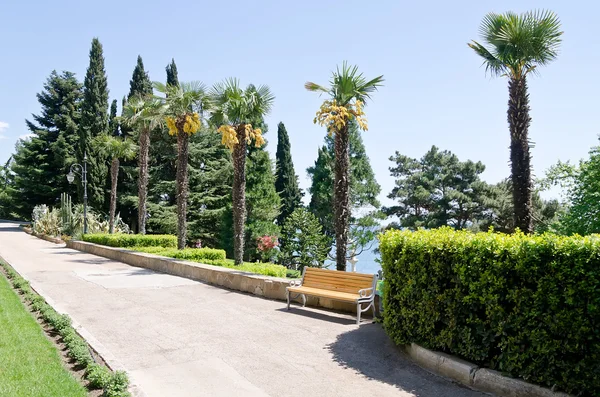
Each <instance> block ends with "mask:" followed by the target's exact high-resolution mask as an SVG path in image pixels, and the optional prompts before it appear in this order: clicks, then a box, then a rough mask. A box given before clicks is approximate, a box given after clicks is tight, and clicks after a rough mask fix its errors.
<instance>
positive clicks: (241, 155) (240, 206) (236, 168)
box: [232, 124, 246, 265]
mask: <svg viewBox="0 0 600 397" xmlns="http://www.w3.org/2000/svg"><path fill="white" fill-rule="evenodd" d="M245 127H246V126H245V125H244V124H240V125H238V126H237V129H236V133H237V138H238V141H239V143H238V144H237V145H235V146H234V147H233V153H232V157H233V192H232V196H233V257H234V259H235V264H236V265H241V264H242V263H243V261H244V225H245V223H246V128H245Z"/></svg>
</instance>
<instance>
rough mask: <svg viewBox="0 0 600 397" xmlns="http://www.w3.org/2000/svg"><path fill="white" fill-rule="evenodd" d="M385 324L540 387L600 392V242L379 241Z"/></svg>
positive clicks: (508, 238)
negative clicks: (383, 278)
mask: <svg viewBox="0 0 600 397" xmlns="http://www.w3.org/2000/svg"><path fill="white" fill-rule="evenodd" d="M379 240H380V246H379V247H380V250H381V257H382V263H383V270H384V274H385V277H386V285H385V289H384V290H385V293H384V294H385V295H384V310H385V317H384V326H385V329H386V331H387V332H388V334H389V335H390V336H391V338H392V339H393V340H394V341H395V342H396V343H398V344H408V343H410V342H414V343H417V344H420V345H422V346H424V347H426V348H429V349H434V350H439V351H444V352H448V353H451V354H455V355H458V356H460V357H463V358H465V359H467V360H469V361H472V362H475V363H477V364H479V365H482V366H486V367H488V368H492V369H496V370H499V371H501V372H503V373H506V374H509V375H512V376H515V377H520V378H523V379H524V380H526V381H529V382H534V383H537V384H541V385H544V386H548V387H552V386H556V387H558V388H559V389H562V390H564V391H566V392H569V393H573V394H577V395H581V396H598V395H600V238H599V237H598V236H588V237H580V236H574V237H562V236H557V235H552V234H543V235H537V236H525V235H523V234H521V233H518V234H514V235H504V234H496V233H491V232H490V233H477V234H474V233H470V232H467V231H454V230H452V229H450V228H441V229H437V230H419V231H416V232H411V231H398V230H394V231H388V232H386V233H385V234H383V235H380V236H379Z"/></svg>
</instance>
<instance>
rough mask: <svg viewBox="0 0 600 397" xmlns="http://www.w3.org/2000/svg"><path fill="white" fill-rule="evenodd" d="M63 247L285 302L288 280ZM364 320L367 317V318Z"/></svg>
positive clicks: (332, 305)
mask: <svg viewBox="0 0 600 397" xmlns="http://www.w3.org/2000/svg"><path fill="white" fill-rule="evenodd" d="M66 244H67V247H68V248H72V249H75V250H78V251H82V252H86V253H89V254H93V255H98V256H102V257H104V258H108V259H112V260H116V261H119V262H123V263H126V264H128V265H130V266H135V267H142V268H145V269H150V270H154V271H157V272H160V273H166V274H171V275H174V276H179V277H185V278H189V279H192V280H196V281H202V282H206V283H208V284H212V285H216V286H219V287H224V288H227V289H230V290H235V291H242V292H247V293H251V294H254V295H257V296H261V297H264V298H268V299H276V300H280V301H285V300H286V288H287V287H288V286H289V285H290V280H289V279H285V278H279V277H270V276H262V275H259V274H254V273H249V272H243V271H239V270H236V269H230V268H226V267H220V266H213V265H206V264H203V263H199V262H189V261H183V260H179V259H173V258H168V257H164V256H159V255H154V254H148V253H145V252H137V251H131V250H128V249H125V248H115V247H108V246H104V245H99V244H93V243H88V242H85V241H76V240H70V241H67V242H66ZM306 304H307V305H308V306H315V307H323V308H327V309H333V310H339V311H343V312H348V313H356V306H355V305H353V304H349V303H347V302H339V301H334V300H331V299H324V298H315V297H307V302H306ZM365 314H367V313H365ZM366 317H368V315H367V316H366Z"/></svg>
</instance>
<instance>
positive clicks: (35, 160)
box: [11, 71, 82, 219]
mask: <svg viewBox="0 0 600 397" xmlns="http://www.w3.org/2000/svg"><path fill="white" fill-rule="evenodd" d="M81 88H82V86H81V83H79V82H78V81H77V79H76V78H75V75H74V74H73V73H71V72H62V73H61V74H60V75H59V74H58V73H56V71H53V72H52V73H51V74H50V76H49V77H48V79H47V80H46V83H45V84H44V88H43V91H42V92H41V93H39V94H38V95H37V98H38V102H39V103H40V105H41V112H40V113H39V114H38V115H33V121H30V120H26V124H27V128H28V129H29V131H30V134H31V136H30V137H29V138H27V139H24V140H20V141H19V142H18V143H17V147H16V152H15V155H14V157H13V160H14V161H13V164H12V167H11V170H12V172H13V173H14V175H13V182H14V184H13V187H14V189H12V192H13V193H14V197H13V198H12V201H13V203H14V206H15V208H14V210H15V212H17V213H18V214H19V215H20V216H21V217H23V218H25V219H29V217H30V216H31V211H32V209H33V207H34V206H35V205H38V204H46V205H54V204H56V202H57V201H58V200H59V199H60V194H61V193H63V192H66V193H74V192H75V187H74V186H73V185H69V183H68V182H67V179H66V178H65V175H66V174H67V173H68V172H69V167H70V165H71V164H72V163H74V162H75V146H76V145H77V141H78V134H77V129H78V123H79V121H80V107H81V98H82V92H81Z"/></svg>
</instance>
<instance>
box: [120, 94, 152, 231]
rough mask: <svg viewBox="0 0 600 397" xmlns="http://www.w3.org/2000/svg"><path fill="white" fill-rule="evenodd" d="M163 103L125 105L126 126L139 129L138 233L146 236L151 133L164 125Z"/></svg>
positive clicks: (135, 99) (137, 101)
mask: <svg viewBox="0 0 600 397" xmlns="http://www.w3.org/2000/svg"><path fill="white" fill-rule="evenodd" d="M161 106H162V104H161V102H160V101H159V100H157V99H155V98H147V99H142V98H139V97H135V96H134V97H132V98H131V99H129V100H128V101H127V102H126V103H125V104H124V105H123V116H122V117H121V118H122V120H123V122H124V124H125V125H127V126H129V127H132V128H135V129H137V132H138V145H139V150H140V154H139V157H138V169H139V174H138V233H139V234H146V218H147V217H146V213H147V201H148V157H149V151H150V131H152V130H153V129H155V128H156V127H158V126H160V125H161V124H162V116H161V112H160V111H161Z"/></svg>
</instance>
